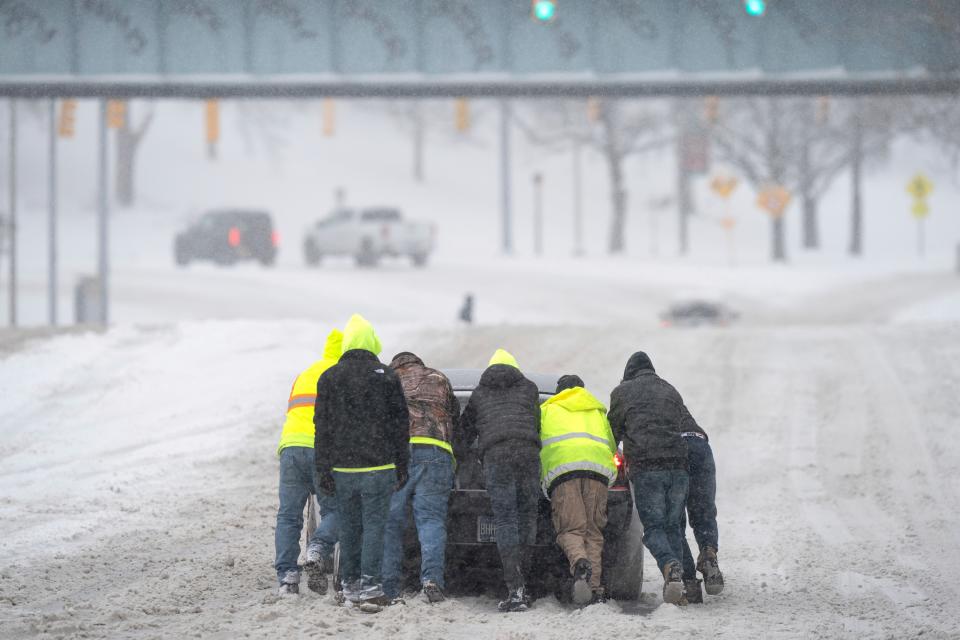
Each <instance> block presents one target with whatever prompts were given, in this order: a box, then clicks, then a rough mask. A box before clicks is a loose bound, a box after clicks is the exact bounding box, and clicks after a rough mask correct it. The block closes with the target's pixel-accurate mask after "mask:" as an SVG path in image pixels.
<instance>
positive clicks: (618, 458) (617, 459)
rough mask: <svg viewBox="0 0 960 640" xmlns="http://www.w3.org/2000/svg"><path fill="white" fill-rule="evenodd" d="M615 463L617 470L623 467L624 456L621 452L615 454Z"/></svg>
mask: <svg viewBox="0 0 960 640" xmlns="http://www.w3.org/2000/svg"><path fill="white" fill-rule="evenodd" d="M613 463H614V464H615V465H617V469H619V468H620V467H622V466H623V455H621V454H620V452H619V451H617V452H616V453H615V454H613Z"/></svg>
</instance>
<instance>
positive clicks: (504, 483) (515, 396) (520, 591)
mask: <svg viewBox="0 0 960 640" xmlns="http://www.w3.org/2000/svg"><path fill="white" fill-rule="evenodd" d="M460 432H461V436H462V437H463V439H464V443H466V444H467V445H469V444H470V443H472V442H473V441H474V440H476V439H477V438H478V437H479V442H478V452H479V454H480V459H481V461H482V463H483V478H484V483H485V485H486V489H487V494H488V495H489V496H490V503H491V505H492V507H493V521H494V528H495V535H496V539H497V549H498V551H499V552H500V561H501V562H502V564H503V579H504V582H505V583H506V585H507V589H508V590H509V594H508V596H507V598H506V599H505V600H503V601H501V602H500V604H499V609H500V611H524V610H526V609H528V608H529V607H530V604H531V600H530V596H529V594H528V593H527V591H526V587H525V580H526V578H527V577H528V576H529V573H530V563H531V561H532V557H531V546H532V545H533V543H534V542H535V541H536V537H537V504H538V502H539V499H540V481H539V479H540V456H539V454H540V393H539V390H538V389H537V385H535V384H534V383H533V382H531V381H530V380H528V379H527V378H525V377H524V375H523V374H522V373H521V372H520V368H519V366H518V365H517V361H516V359H515V358H514V357H513V356H512V355H510V354H509V353H508V352H506V351H504V350H503V349H497V351H496V353H494V354H493V357H492V358H490V363H489V366H488V367H487V369H486V370H485V371H484V372H483V374H482V375H481V376H480V382H479V384H478V385H477V388H476V389H475V390H474V392H473V394H472V395H471V396H470V400H469V402H467V407H466V409H465V410H464V412H463V416H462V418H461V422H460Z"/></svg>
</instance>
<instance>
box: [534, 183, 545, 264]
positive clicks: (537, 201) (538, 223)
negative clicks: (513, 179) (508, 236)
mask: <svg viewBox="0 0 960 640" xmlns="http://www.w3.org/2000/svg"><path fill="white" fill-rule="evenodd" d="M533 253H534V254H535V255H536V256H537V257H540V256H542V255H543V174H541V173H535V174H533Z"/></svg>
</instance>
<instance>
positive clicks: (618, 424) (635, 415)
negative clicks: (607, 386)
mask: <svg viewBox="0 0 960 640" xmlns="http://www.w3.org/2000/svg"><path fill="white" fill-rule="evenodd" d="M683 414H684V412H683V398H681V397H680V394H679V393H678V392H677V390H676V389H674V388H673V385H671V384H670V383H669V382H667V381H666V380H664V379H663V378H661V377H660V376H658V375H657V374H656V372H655V371H654V368H653V364H652V363H651V361H650V357H649V356H647V354H645V353H644V352H643V351H638V352H636V353H634V354H633V355H632V356H630V359H629V360H628V361H627V366H626V368H625V369H624V371H623V382H621V383H620V384H619V386H617V388H616V389H614V390H613V393H611V394H610V412H609V413H608V415H607V417H608V419H609V420H610V428H611V429H613V437H614V439H615V440H617V441H620V440H622V441H623V454H624V457H626V459H627V460H629V461H630V465H631V467H632V468H631V473H637V472H638V471H667V470H672V469H686V468H687V444H686V443H685V442H684V441H683V438H681V437H680V433H681V431H680V427H681V425H682V424H683V418H684V415H683Z"/></svg>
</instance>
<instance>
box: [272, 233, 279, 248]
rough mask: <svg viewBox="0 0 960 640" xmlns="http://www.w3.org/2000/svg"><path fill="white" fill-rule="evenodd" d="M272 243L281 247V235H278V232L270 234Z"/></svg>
mask: <svg viewBox="0 0 960 640" xmlns="http://www.w3.org/2000/svg"><path fill="white" fill-rule="evenodd" d="M270 241H271V242H273V246H275V247H279V246H280V234H279V233H277V232H276V231H273V232H271V233H270Z"/></svg>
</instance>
